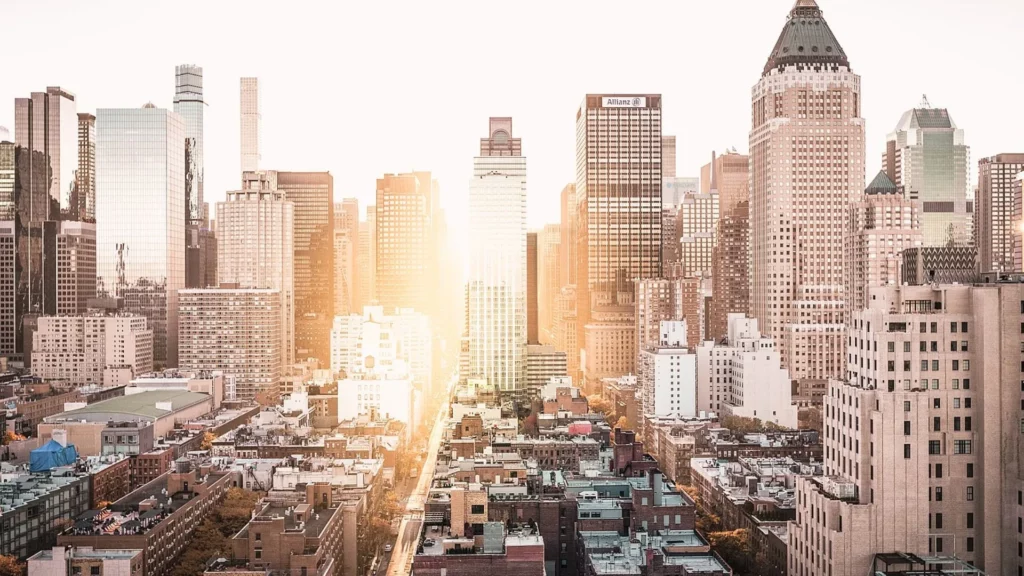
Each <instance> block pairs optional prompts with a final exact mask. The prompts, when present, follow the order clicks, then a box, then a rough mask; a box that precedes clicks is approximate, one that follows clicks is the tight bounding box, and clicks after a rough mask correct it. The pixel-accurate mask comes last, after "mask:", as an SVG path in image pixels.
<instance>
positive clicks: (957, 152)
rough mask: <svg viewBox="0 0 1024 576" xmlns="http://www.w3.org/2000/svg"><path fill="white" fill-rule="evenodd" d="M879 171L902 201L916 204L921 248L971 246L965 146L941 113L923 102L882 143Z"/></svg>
mask: <svg viewBox="0 0 1024 576" xmlns="http://www.w3.org/2000/svg"><path fill="white" fill-rule="evenodd" d="M885 144H886V145H885V152H883V153H882V170H883V171H884V172H885V174H886V176H888V177H889V179H890V180H892V181H893V183H894V184H896V186H900V187H902V188H903V189H904V190H905V194H906V196H907V198H909V199H910V200H914V201H917V202H921V205H922V208H923V210H922V212H921V216H920V218H921V230H922V232H923V234H924V246H950V245H959V246H966V245H968V244H970V242H971V228H972V225H973V224H972V221H971V219H972V215H971V211H972V206H971V203H970V202H969V201H968V199H967V188H968V186H970V179H969V177H968V174H969V173H970V170H971V168H970V156H971V150H970V147H969V146H967V145H966V144H964V131H963V130H962V129H960V128H957V127H956V124H954V123H953V118H952V117H950V115H949V112H948V111H947V110H946V109H945V108H932V107H931V105H930V104H929V103H928V98H927V97H923V98H922V101H921V104H919V105H918V107H917V108H914V109H912V110H908V111H907V112H905V113H904V114H903V117H902V118H900V122H899V124H897V125H896V129H895V130H894V131H893V132H892V133H890V134H889V136H888V137H887V138H886V143H885Z"/></svg>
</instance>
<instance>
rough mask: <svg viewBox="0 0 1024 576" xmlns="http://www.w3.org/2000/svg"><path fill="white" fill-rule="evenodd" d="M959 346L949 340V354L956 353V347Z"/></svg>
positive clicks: (957, 343)
mask: <svg viewBox="0 0 1024 576" xmlns="http://www.w3.org/2000/svg"><path fill="white" fill-rule="evenodd" d="M959 345H960V343H959V342H957V341H956V340H950V341H949V351H950V352H956V351H957V350H956V349H957V347H958V346H959Z"/></svg>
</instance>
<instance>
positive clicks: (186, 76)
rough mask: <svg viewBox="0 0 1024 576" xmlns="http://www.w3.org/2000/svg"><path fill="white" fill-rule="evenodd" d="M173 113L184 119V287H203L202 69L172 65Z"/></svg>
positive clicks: (203, 172)
mask: <svg viewBox="0 0 1024 576" xmlns="http://www.w3.org/2000/svg"><path fill="white" fill-rule="evenodd" d="M174 78H175V82H174V112H175V113H177V114H178V115H179V116H181V119H182V120H184V121H185V140H184V142H182V146H184V147H185V226H186V228H185V286H186V287H188V288H202V287H204V282H205V280H206V278H205V263H206V257H205V255H204V254H203V249H204V248H205V245H204V242H203V239H204V238H203V234H202V231H203V230H204V229H205V228H206V218H205V216H206V208H205V203H204V202H203V181H204V179H205V176H204V174H205V168H204V163H203V116H204V113H205V108H206V102H204V101H203V69H202V67H200V66H195V65H192V64H183V65H181V66H175V68H174Z"/></svg>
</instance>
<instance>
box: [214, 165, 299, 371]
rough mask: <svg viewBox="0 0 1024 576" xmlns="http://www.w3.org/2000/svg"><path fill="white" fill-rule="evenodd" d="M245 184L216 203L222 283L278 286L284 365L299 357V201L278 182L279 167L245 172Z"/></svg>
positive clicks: (256, 286)
mask: <svg viewBox="0 0 1024 576" xmlns="http://www.w3.org/2000/svg"><path fill="white" fill-rule="evenodd" d="M242 182H243V183H242V189H241V190H239V191H237V192H228V193H227V199H226V201H224V202H218V203H217V222H218V230H219V233H220V241H219V250H218V252H217V258H218V263H217V275H218V277H217V283H218V284H231V285H235V286H238V287H240V288H257V289H270V290H277V291H278V292H279V293H280V311H281V321H280V325H281V346H280V349H281V365H282V366H291V365H292V364H294V363H295V321H296V320H295V240H294V230H295V204H294V203H293V202H292V201H291V200H289V199H288V198H287V197H286V196H285V194H284V193H283V192H281V191H280V190H278V188H277V172H274V171H272V170H267V171H258V172H246V173H245V174H243V175H242Z"/></svg>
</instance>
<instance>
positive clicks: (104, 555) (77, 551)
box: [29, 546, 142, 562]
mask: <svg viewBox="0 0 1024 576" xmlns="http://www.w3.org/2000/svg"><path fill="white" fill-rule="evenodd" d="M53 553H54V550H40V551H39V552H36V554H35V556H32V557H31V558H29V561H30V562H31V561H32V560H52V559H53ZM57 553H58V554H67V553H70V554H71V558H79V559H92V558H95V559H98V560H128V559H131V558H134V557H136V556H138V555H139V554H142V550H132V549H129V550H117V549H110V550H94V549H93V548H91V547H89V546H77V547H74V548H71V549H70V550H65V548H64V547H63V546H59V547H57Z"/></svg>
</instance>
